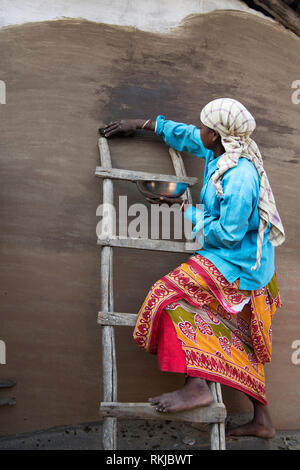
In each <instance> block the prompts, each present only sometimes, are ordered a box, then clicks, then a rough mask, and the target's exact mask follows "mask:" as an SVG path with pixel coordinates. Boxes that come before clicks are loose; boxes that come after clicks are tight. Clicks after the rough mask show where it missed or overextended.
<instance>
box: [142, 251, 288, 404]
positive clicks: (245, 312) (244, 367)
mask: <svg viewBox="0 0 300 470" xmlns="http://www.w3.org/2000/svg"><path fill="white" fill-rule="evenodd" d="M238 287H239V281H238V280H237V281H235V282H233V283H232V284H229V282H228V281H227V280H226V279H225V278H224V276H223V275H222V274H221V273H220V272H219V271H218V269H217V268H216V267H215V266H214V265H213V263H211V262H210V261H209V260H207V259H206V258H204V257H203V256H201V255H200V254H196V255H194V256H192V257H191V258H190V259H189V260H188V261H187V262H186V263H183V264H181V265H180V266H179V267H178V268H176V269H174V270H173V271H171V272H170V273H169V274H167V275H166V276H164V277H163V278H161V279H160V280H159V281H157V282H156V283H155V284H154V285H153V286H152V288H151V289H150V291H149V293H148V295H147V297H146V299H145V301H144V303H143V305H142V307H141V309H140V311H139V314H138V318H137V322H136V326H135V329H134V340H135V341H136V343H137V344H138V345H139V346H140V347H141V348H143V349H145V350H146V351H148V352H150V353H152V354H157V355H158V364H159V367H160V369H161V370H164V371H169V372H181V373H185V374H187V375H189V376H194V377H201V378H204V379H206V380H209V381H214V382H219V383H221V384H224V385H228V386H230V387H233V388H236V389H238V390H240V391H242V392H244V393H247V394H248V395H250V396H252V397H254V398H255V399H257V400H258V401H260V402H261V403H263V404H266V403H267V401H266V390H265V376H264V364H265V363H266V362H270V360H271V354H272V326H271V322H272V316H273V315H274V313H275V311H276V309H277V307H280V306H281V301H280V293H279V289H278V286H277V283H276V276H275V274H274V276H273V278H272V280H271V282H270V283H269V284H268V285H267V286H266V287H264V288H262V289H259V290H257V291H246V290H239V288H238Z"/></svg>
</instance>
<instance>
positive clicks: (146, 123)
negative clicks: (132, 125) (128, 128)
mask: <svg viewBox="0 0 300 470" xmlns="http://www.w3.org/2000/svg"><path fill="white" fill-rule="evenodd" d="M151 122H152V120H151V119H147V121H145V122H144V124H143V125H142V127H141V129H148V127H149V126H150V124H151Z"/></svg>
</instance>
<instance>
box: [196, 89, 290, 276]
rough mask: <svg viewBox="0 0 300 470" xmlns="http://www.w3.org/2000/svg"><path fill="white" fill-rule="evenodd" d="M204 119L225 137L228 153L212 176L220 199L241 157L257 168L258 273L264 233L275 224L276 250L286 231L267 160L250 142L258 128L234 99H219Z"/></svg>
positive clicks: (207, 108) (272, 237)
mask: <svg viewBox="0 0 300 470" xmlns="http://www.w3.org/2000/svg"><path fill="white" fill-rule="evenodd" d="M200 119H201V121H202V123H203V124H204V125H206V126H207V127H209V128H211V129H214V130H215V131H216V132H218V133H219V134H220V136H221V141H222V145H223V147H224V149H225V153H224V154H223V155H222V156H221V157H220V159H219V161H218V170H217V171H216V172H215V173H214V174H213V175H212V177H211V182H212V184H213V185H214V186H215V188H216V192H217V195H219V196H220V195H222V194H223V191H222V185H221V179H222V176H223V175H224V173H225V172H226V171H227V170H229V169H230V168H233V167H234V166H236V165H237V164H238V161H239V158H240V157H246V158H248V160H250V161H251V162H252V163H253V165H254V166H255V168H256V170H257V172H258V175H259V180H260V188H259V202H258V210H259V218H260V221H259V228H258V234H257V253H256V264H255V266H253V267H252V268H251V269H252V270H253V269H258V268H259V266H260V261H261V252H262V244H263V239H264V233H265V231H266V229H267V226H268V223H270V224H271V228H270V232H269V240H270V242H271V243H272V244H273V245H274V246H278V245H281V244H282V243H283V242H284V240H285V234H284V228H283V225H282V223H281V220H280V216H279V214H278V211H277V208H276V204H275V199H274V196H273V193H272V190H271V186H270V183H269V180H268V177H267V175H266V172H265V170H264V167H263V160H262V157H261V153H260V151H259V148H258V146H257V145H256V143H255V142H254V140H252V139H251V138H250V135H251V134H252V132H253V131H254V129H255V127H256V122H255V119H254V117H253V116H252V115H251V114H250V113H249V111H248V110H247V109H246V108H245V106H243V105H242V104H241V103H240V102H239V101H236V100H233V99H231V98H219V99H216V100H213V101H211V102H210V103H208V104H207V105H206V106H205V107H204V108H203V109H202V111H201V114H200Z"/></svg>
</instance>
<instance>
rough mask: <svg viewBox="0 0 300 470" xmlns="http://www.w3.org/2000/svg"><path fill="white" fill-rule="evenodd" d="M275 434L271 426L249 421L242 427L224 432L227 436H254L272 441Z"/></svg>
mask: <svg viewBox="0 0 300 470" xmlns="http://www.w3.org/2000/svg"><path fill="white" fill-rule="evenodd" d="M275 434H276V430H275V428H274V427H273V425H270V426H268V425H266V424H260V423H256V422H255V421H254V420H253V421H250V422H249V423H247V424H244V425H243V426H238V427H237V428H233V429H229V430H228V431H227V432H226V435H227V436H255V437H262V438H264V439H272V437H274V436H275Z"/></svg>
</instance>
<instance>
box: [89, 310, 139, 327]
mask: <svg viewBox="0 0 300 470" xmlns="http://www.w3.org/2000/svg"><path fill="white" fill-rule="evenodd" d="M136 320H137V314H136V313H117V312H99V313H98V319H97V323H98V325H102V326H135V324H136Z"/></svg>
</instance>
